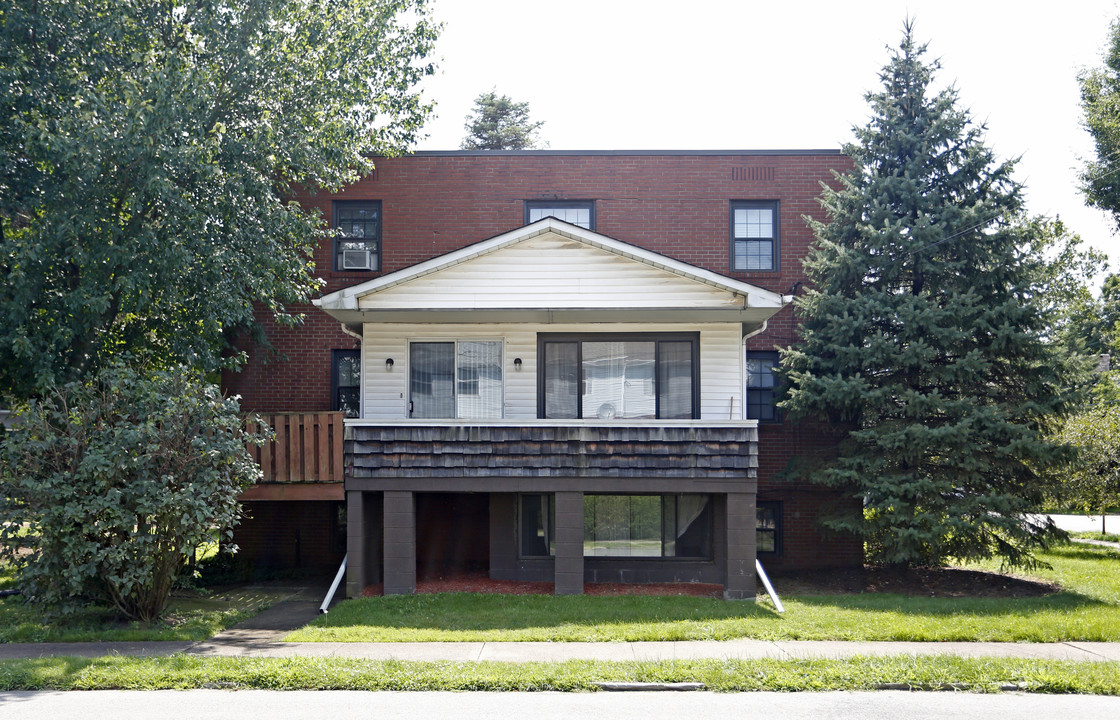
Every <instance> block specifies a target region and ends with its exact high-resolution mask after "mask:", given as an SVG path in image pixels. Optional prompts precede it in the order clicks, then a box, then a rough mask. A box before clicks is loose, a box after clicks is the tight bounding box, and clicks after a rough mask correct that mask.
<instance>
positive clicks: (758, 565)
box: [754, 558, 786, 613]
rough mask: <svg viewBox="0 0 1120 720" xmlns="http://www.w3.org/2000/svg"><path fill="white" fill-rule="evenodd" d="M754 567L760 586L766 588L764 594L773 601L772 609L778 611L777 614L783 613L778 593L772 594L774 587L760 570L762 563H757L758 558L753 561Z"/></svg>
mask: <svg viewBox="0 0 1120 720" xmlns="http://www.w3.org/2000/svg"><path fill="white" fill-rule="evenodd" d="M754 567H755V569H756V570H758V576H759V577H760V578H762V584H763V585H765V586H766V592H768V593H770V599H771V600H773V601H774V607H776V608H777V609H778V612H780V613H784V612H785V611H786V609H785V608H784V607H782V601H781V600H779V599H778V593H776V592H774V586H773V585H771V584H770V578H768V577H766V571H765V570H763V569H762V563H760V562H759V561H758V558H755V560H754Z"/></svg>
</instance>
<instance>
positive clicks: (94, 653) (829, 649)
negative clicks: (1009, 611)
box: [0, 630, 1120, 662]
mask: <svg viewBox="0 0 1120 720" xmlns="http://www.w3.org/2000/svg"><path fill="white" fill-rule="evenodd" d="M284 635H285V633H284V632H281V631H255V632H254V631H248V630H244V631H239V630H230V631H227V632H225V633H222V634H221V635H218V636H217V637H214V638H213V639H211V640H207V641H205V642H198V643H189V642H149V643H112V642H105V643H101V642H95V643H7V644H3V645H0V659H11V658H38V657H53V656H74V657H101V656H103V655H131V656H139V657H153V656H166V655H173V654H176V653H186V654H189V655H201V656H210V657H214V656H221V657H269V658H286V657H339V658H363V659H368V660H425V661H438V660H448V661H456V662H478V661H490V662H548V661H564V660H605V661H618V660H642V661H649V660H696V659H703V658H713V659H719V660H724V659H737V660H755V659H762V658H771V659H776V660H790V659H806V658H831V659H838V658H846V657H854V656H857V655H858V656H878V657H882V656H890V655H908V656H918V655H952V656H957V657H969V658H1026V659H1048V660H1076V661H1096V662H1101V661H1120V643H1095V642H1066V643H993V642H976V643H970V642H944V643H939V642H843V641H828V640H819V641H818V640H796V641H795V640H785V641H769V640H725V641H715V640H696V641H680V642H616V643H538V642H523V643H520V642H463V643H336V642H322V643H286V642H281V638H282V637H283V636H284Z"/></svg>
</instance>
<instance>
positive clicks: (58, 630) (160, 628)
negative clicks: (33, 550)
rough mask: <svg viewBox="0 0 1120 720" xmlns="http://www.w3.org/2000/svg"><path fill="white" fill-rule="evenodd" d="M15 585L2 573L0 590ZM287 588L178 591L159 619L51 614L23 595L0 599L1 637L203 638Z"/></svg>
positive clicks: (91, 612) (88, 612) (96, 612)
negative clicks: (141, 619) (129, 619)
mask: <svg viewBox="0 0 1120 720" xmlns="http://www.w3.org/2000/svg"><path fill="white" fill-rule="evenodd" d="M10 585H11V580H10V577H7V578H6V577H5V576H3V575H0V589H3V588H4V587H8V586H10ZM285 594H286V593H283V592H276V591H272V590H267V589H261V588H254V587H249V588H240V589H231V590H225V591H219V592H213V593H210V592H207V593H176V595H175V596H173V597H172V598H171V603H170V604H169V606H168V610H167V614H166V616H165V618H164V620H163V621H161V622H158V623H148V624H144V623H137V622H121V621H120V620H118V619H117V618H116V617H114V615H113V614H112V613H110V612H109V611H107V610H104V609H101V608H92V607H91V608H86V609H83V610H81V611H80V612H78V613H76V614H74V615H70V616H66V617H49V616H47V615H44V614H43V613H42V612H41V611H40V610H39V609H37V608H36V607H34V606H33V605H29V604H28V603H27V602H26V601H24V599H23V598H21V597H19V596H14V597H8V598H0V642H4V643H10V642H86V641H93V640H106V641H134V642H135V641H142V640H144V641H147V640H205V639H207V638H209V637H211V636H213V635H214V634H216V633H218V632H221V631H222V630H224V629H225V628H227V627H229V626H230V625H233V624H235V623H238V622H240V621H241V620H244V619H245V618H248V617H252V616H253V615H256V614H257V613H258V612H260V611H261V610H263V609H265V608H266V607H268V606H269V605H272V604H273V603H275V602H277V601H278V600H280V599H281V598H282V597H284V595H285Z"/></svg>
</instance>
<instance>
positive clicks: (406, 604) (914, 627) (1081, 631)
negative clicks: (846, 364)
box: [285, 545, 1120, 642]
mask: <svg viewBox="0 0 1120 720" xmlns="http://www.w3.org/2000/svg"><path fill="white" fill-rule="evenodd" d="M1041 559H1042V560H1044V561H1046V562H1048V563H1050V564H1051V565H1052V566H1053V569H1052V570H1048V571H1039V572H1037V573H1035V575H1036V576H1038V577H1041V578H1043V579H1046V580H1049V581H1052V582H1057V583H1059V584H1060V585H1061V586H1062V587H1063V588H1064V589H1063V591H1062V592H1059V593H1056V594H1053V595H1050V596H1047V597H1034V598H926V597H914V596H904V595H893V594H887V593H883V594H878V593H874V594H872V593H869V594H862V595H812V596H810V595H806V596H797V597H783V602H784V604H785V606H786V612H785V614H778V613H777V612H775V610H774V609H773V607H772V606H771V605H770V604H769V602H768V601H760V602H758V603H756V604H751V603H735V602H725V601H722V600H715V599H706V598H693V597H646V596H623V597H588V596H567V597H555V596H549V595H475V594H468V593H448V594H443V595H411V596H390V597H381V598H361V599H355V600H349V601H347V602H345V603H342V604H341V605H339V606H338V607H337V608H335V609H333V610H331V612H330V614H329V615H325V616H322V617H320V618H319V619H317V620H316V621H315V622H313V623H312V624H310V625H308V626H306V627H304V628H302V629H301V630H298V631H296V632H294V633H292V634H290V635H288V636H287V637H286V638H285V639H286V640H290V641H304V642H309V641H310V642H314V641H333V642H375V641H376V642H404V641H426V642H436V641H438V642H467V641H475V642H478V641H486V642H494V641H537V642H562V641H592V642H611V641H640V640H652V641H657V640H726V639H731V638H758V639H765V640H894V641H903V640H905V641H993V642H1062V641H1072V640H1081V641H1111V642H1115V641H1120V553H1117V552H1116V551H1115V550H1112V549H1110V548H1100V547H1094V546H1088V545H1067V546H1062V547H1059V548H1056V549H1054V550H1053V551H1051V552H1049V553H1045V554H1043V555H1042V556H1041ZM778 590H779V592H781V588H780V587H779V588H778Z"/></svg>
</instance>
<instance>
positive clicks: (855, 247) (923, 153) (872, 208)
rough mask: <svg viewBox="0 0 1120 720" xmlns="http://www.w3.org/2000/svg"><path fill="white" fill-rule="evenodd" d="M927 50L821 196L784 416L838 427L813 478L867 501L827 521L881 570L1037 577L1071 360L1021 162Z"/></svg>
mask: <svg viewBox="0 0 1120 720" xmlns="http://www.w3.org/2000/svg"><path fill="white" fill-rule="evenodd" d="M925 51H926V46H925V45H918V44H916V43H915V41H914V38H913V29H912V27H911V26H910V25H909V24H907V26H906V27H905V31H904V34H903V39H902V43H901V45H900V46H899V48H898V50H897V51H893V52H892V54H891V59H890V61H889V62H888V64H887V65H886V67H885V68H884V69H883V71H882V72H881V73H880V78H881V80H882V83H883V87H882V90H880V91H879V92H873V93H870V94H868V96H867V99H868V102H869V103H870V106H871V111H872V112H871V115H872V118H871V120H870V122H869V123H868V124H867V125H866V126H865V127H862V128H856V129H855V135H856V139H857V142H856V143H854V144H851V145H849V146H847V147H846V148H845V151H846V153H847V154H848V155H849V156H850V157H851V159H852V161H853V165H854V168H853V170H852V172H851V173H850V174H846V175H843V176H840V177H839V178H838V187H837V188H826V189H825V190H824V193H823V195H822V198H821V201H822V203H823V205H824V207H825V209H826V211H827V213H828V215H829V220H830V221H829V222H827V223H821V222H812V225H813V230H814V232H815V234H816V238H817V242H816V244H815V245H814V247H813V249H812V250H811V252H810V253H809V255H808V257H807V259H806V261H805V270H806V274H807V275H808V277H809V279H810V280H811V283H812V285H811V288H810V289H809V290H807V291H806V292H805V293H804V295H803V296H802V297H801V298H799V300H798V303H799V312H800V313H801V315H802V317H803V320H804V325H803V342H802V343H801V344H800V345H799V346H798V347H796V348H794V349H792V350H790V351H788V352H787V353H786V355H785V357H784V360H785V364H786V368H787V376H788V383H789V392H788V394H787V399H786V400H785V403H784V406H785V408H786V409H787V411H789V412H790V413H791V415H792V416H793V417H795V418H796V417H809V416H823V417H826V418H828V419H829V420H830V421H831V422H833V423H835V424H836V425H837V427H838V428H839V429H840V430H841V432H842V435H843V439H842V441H841V442H840V444H839V447H838V449H837V452H836V454H835V455H834V456H833V457H832V458H831V459H829V460H828V461H827V462H823V463H821V464H820V466H819V467H817V468H815V469H813V470H812V471H811V475H812V480H813V481H814V482H817V483H821V484H824V485H828V486H833V487H839V488H843V489H845V490H846V491H847V492H850V493H851V495H852V496H853V497H856V498H860V499H862V501H863V506H864V507H863V512H862V513H860V514H857V515H847V516H841V515H837V516H834V517H832V518H830V519H829V520H827V521H826V524H828V525H829V526H831V527H833V528H835V529H841V530H848V531H852V532H856V533H858V534H860V535H862V536H863V537H864V538H865V539H866V541H867V548H868V552H869V556H870V557H871V559H873V560H877V561H880V562H884V563H887V564H893V565H902V566H920V565H930V564H940V563H942V562H943V561H944V560H945V559H946V558H950V557H956V558H963V559H966V560H969V559H980V558H988V557H993V556H997V557H1002V558H1003V559H1004V561H1005V563H1007V564H1009V565H1012V566H1030V565H1032V564H1033V563H1034V562H1035V561H1034V559H1033V557H1032V555H1031V551H1032V550H1033V549H1035V548H1037V547H1039V546H1040V545H1041V544H1043V543H1044V542H1045V540H1046V537H1047V535H1048V531H1049V530H1051V529H1052V528H1051V526H1049V525H1048V524H1047V525H1043V524H1040V523H1037V522H1035V521H1032V520H1031V519H1030V517H1029V515H1028V513H1029V511H1031V510H1032V509H1034V508H1035V507H1037V505H1038V503H1039V502H1040V501H1041V499H1042V497H1043V491H1044V490H1045V487H1044V480H1043V479H1042V478H1043V475H1042V474H1041V472H1040V471H1041V470H1042V469H1043V468H1045V467H1047V466H1049V465H1050V464H1051V463H1053V462H1055V461H1056V460H1057V459H1058V457H1059V456H1060V455H1061V453H1062V449H1061V448H1058V447H1055V446H1053V445H1050V444H1048V443H1047V442H1046V440H1045V437H1044V430H1045V425H1046V423H1047V419H1048V417H1050V416H1052V415H1054V414H1056V413H1060V412H1061V411H1062V410H1063V408H1064V406H1065V405H1066V404H1067V403H1068V398H1066V397H1065V396H1064V395H1063V394H1062V391H1061V390H1060V388H1063V387H1068V384H1066V383H1065V378H1066V371H1067V369H1066V367H1065V365H1064V364H1063V363H1065V362H1066V360H1064V359H1063V357H1061V356H1059V355H1058V354H1056V353H1054V352H1053V351H1052V350H1051V348H1050V347H1048V345H1047V344H1046V343H1045V342H1044V335H1045V332H1046V327H1047V320H1048V318H1047V317H1046V312H1045V310H1044V309H1043V307H1042V303H1041V302H1040V301H1039V298H1040V296H1041V295H1043V293H1042V292H1041V291H1042V288H1041V287H1040V283H1043V282H1045V275H1046V273H1045V272H1044V267H1045V263H1044V262H1043V260H1042V258H1041V257H1040V256H1039V255H1038V254H1037V253H1033V252H1031V246H1032V242H1031V239H1030V232H1029V227H1030V224H1029V223H1024V222H1022V219H1021V214H1020V211H1021V205H1022V199H1021V195H1022V190H1021V186H1020V185H1018V184H1017V183H1016V182H1015V181H1014V180H1013V179H1012V177H1011V173H1012V170H1013V166H1014V163H1013V162H997V160H996V159H995V156H994V155H993V153H992V151H991V150H989V149H988V148H987V147H985V145H984V142H983V137H982V136H983V130H984V128H983V126H978V125H975V124H973V123H972V121H971V119H970V117H969V114H968V113H967V112H966V111H964V110H962V109H960V108H959V107H958V104H957V93H956V90H955V89H954V88H949V89H945V90H942V91H940V92H935V91H934V90H933V88H932V87H931V81H932V77H933V74H934V72H935V71H936V70H937V69H938V63H937V62H925V61H924V60H923V55H924V54H925Z"/></svg>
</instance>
